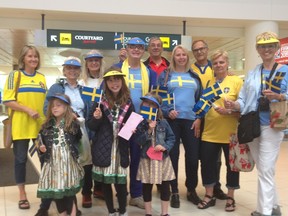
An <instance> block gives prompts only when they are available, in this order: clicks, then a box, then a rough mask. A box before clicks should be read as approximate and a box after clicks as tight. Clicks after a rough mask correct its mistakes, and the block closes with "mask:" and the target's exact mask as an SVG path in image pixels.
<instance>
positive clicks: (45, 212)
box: [35, 208, 48, 216]
mask: <svg viewBox="0 0 288 216" xmlns="http://www.w3.org/2000/svg"><path fill="white" fill-rule="evenodd" d="M35 216H48V210H46V209H43V208H40V209H39V210H38V211H37V213H36V214H35Z"/></svg>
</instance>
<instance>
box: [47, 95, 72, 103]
mask: <svg viewBox="0 0 288 216" xmlns="http://www.w3.org/2000/svg"><path fill="white" fill-rule="evenodd" d="M52 99H59V100H61V101H63V102H64V103H67V104H69V105H71V102H70V100H67V98H65V97H64V96H63V95H58V94H56V95H52V96H48V97H47V100H48V101H50V100H52Z"/></svg>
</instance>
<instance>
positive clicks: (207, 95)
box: [201, 82, 222, 101]
mask: <svg viewBox="0 0 288 216" xmlns="http://www.w3.org/2000/svg"><path fill="white" fill-rule="evenodd" d="M220 94H222V90H221V87H220V85H219V83H218V82H216V83H215V84H214V85H213V86H209V87H208V88H206V89H204V90H203V93H202V96H201V97H202V98H204V99H205V100H208V101H209V100H211V99H212V98H214V97H216V96H219V95H220Z"/></svg>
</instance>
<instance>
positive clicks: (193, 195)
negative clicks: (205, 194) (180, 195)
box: [187, 191, 201, 205]
mask: <svg viewBox="0 0 288 216" xmlns="http://www.w3.org/2000/svg"><path fill="white" fill-rule="evenodd" d="M187 200H188V201H190V202H192V203H193V204H194V205H198V204H199V203H200V202H201V199H200V198H199V197H198V195H197V193H196V191H192V192H189V191H188V192H187Z"/></svg>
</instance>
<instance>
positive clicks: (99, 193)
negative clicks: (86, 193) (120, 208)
mask: <svg viewBox="0 0 288 216" xmlns="http://www.w3.org/2000/svg"><path fill="white" fill-rule="evenodd" d="M93 197H94V198H98V199H102V200H104V194H103V191H102V190H96V189H95V188H94V191H93Z"/></svg>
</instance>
